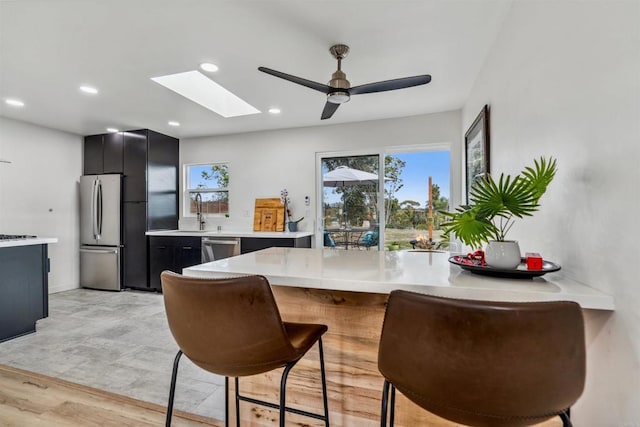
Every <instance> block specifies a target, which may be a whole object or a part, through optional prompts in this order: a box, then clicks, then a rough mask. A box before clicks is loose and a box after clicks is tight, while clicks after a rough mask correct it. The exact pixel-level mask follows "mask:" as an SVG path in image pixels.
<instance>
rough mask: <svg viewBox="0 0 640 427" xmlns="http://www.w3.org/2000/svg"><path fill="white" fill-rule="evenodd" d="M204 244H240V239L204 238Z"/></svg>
mask: <svg viewBox="0 0 640 427" xmlns="http://www.w3.org/2000/svg"><path fill="white" fill-rule="evenodd" d="M202 244H203V245H239V244H240V240H208V239H207V240H203V241H202Z"/></svg>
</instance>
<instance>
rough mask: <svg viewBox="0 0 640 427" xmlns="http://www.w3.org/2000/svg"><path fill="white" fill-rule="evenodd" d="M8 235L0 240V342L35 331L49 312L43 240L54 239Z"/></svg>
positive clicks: (45, 247) (46, 267)
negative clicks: (37, 323)
mask: <svg viewBox="0 0 640 427" xmlns="http://www.w3.org/2000/svg"><path fill="white" fill-rule="evenodd" d="M5 237H6V236H5ZM11 237H15V238H12V239H7V238H5V239H3V240H0V342H2V341H6V340H9V339H11V338H16V337H19V336H21V335H25V334H29V333H32V332H35V331H36V321H37V320H39V319H43V318H45V317H47V316H48V315H49V298H48V292H49V286H48V273H49V258H48V253H47V244H49V243H56V242H57V241H58V239H55V238H37V237H24V236H11Z"/></svg>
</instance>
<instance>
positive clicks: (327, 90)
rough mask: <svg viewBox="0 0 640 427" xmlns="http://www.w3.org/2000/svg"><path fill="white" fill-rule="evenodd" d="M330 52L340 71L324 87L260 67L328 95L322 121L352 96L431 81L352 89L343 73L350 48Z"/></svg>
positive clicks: (413, 80)
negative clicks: (343, 65)
mask: <svg viewBox="0 0 640 427" xmlns="http://www.w3.org/2000/svg"><path fill="white" fill-rule="evenodd" d="M329 52H330V53H331V55H333V57H334V58H335V59H336V60H337V61H338V69H337V70H336V71H335V72H334V73H333V74H332V75H331V80H329V82H328V83H327V84H326V85H324V84H322V83H317V82H314V81H312V80H307V79H303V78H302V77H297V76H292V75H290V74H286V73H283V72H281V71H276V70H272V69H271V68H266V67H258V70H260V71H262V72H263V73H267V74H270V75H272V76H274V77H278V78H281V79H284V80H287V81H290V82H292V83H296V84H299V85H302V86H305V87H308V88H310V89H313V90H317V91H318V92H322V93H324V94H326V95H327V102H326V103H325V105H324V109H323V110H322V115H321V116H320V119H321V120H326V119H329V118H331V116H333V113H335V112H336V110H337V109H338V107H339V106H340V104H344V103H345V102H348V101H349V100H350V99H351V96H352V95H361V94H364V93H375V92H385V91H389V90H396V89H404V88H408V87H413V86H419V85H424V84H427V83H429V82H430V81H431V76H430V75H429V74H423V75H420V76H414V77H404V78H399V79H392V80H385V81H381V82H375V83H367V84H364V85H360V86H355V87H351V83H349V80H347V76H346V74H345V73H344V72H343V71H342V60H343V59H344V58H346V56H347V54H348V53H349V46H347V45H345V44H336V45H333V46H331V47H330V48H329Z"/></svg>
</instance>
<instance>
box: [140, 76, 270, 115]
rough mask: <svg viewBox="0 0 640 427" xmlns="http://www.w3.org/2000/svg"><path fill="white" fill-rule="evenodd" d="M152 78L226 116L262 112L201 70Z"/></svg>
mask: <svg viewBox="0 0 640 427" xmlns="http://www.w3.org/2000/svg"><path fill="white" fill-rule="evenodd" d="M151 80H153V81H154V82H156V83H158V84H161V85H162V86H164V87H166V88H167V89H170V90H172V91H174V92H176V93H178V94H180V95H182V96H184V97H185V98H187V99H189V100H191V101H193V102H195V103H197V104H200V105H202V106H203V107H205V108H207V109H209V110H211V111H213V112H215V113H218V114H220V115H221V116H222V117H225V118H228V117H236V116H245V115H247V114H257V113H259V112H260V110H258V109H257V108H255V107H254V106H252V105H250V104H248V103H247V102H246V101H244V100H242V99H240V98H238V97H237V96H236V95H234V94H233V93H231V92H229V91H228V90H227V89H225V88H223V87H222V86H220V85H219V84H218V83H216V82H214V81H213V80H211V79H210V78H208V77H206V76H205V75H204V74H202V73H200V72H199V71H187V72H184V73H177V74H169V75H167V76H160V77H151Z"/></svg>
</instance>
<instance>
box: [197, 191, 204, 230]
mask: <svg viewBox="0 0 640 427" xmlns="http://www.w3.org/2000/svg"><path fill="white" fill-rule="evenodd" d="M196 218H197V220H198V229H199V230H204V224H205V222H206V221H205V220H204V214H203V213H202V194H200V193H196Z"/></svg>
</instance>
